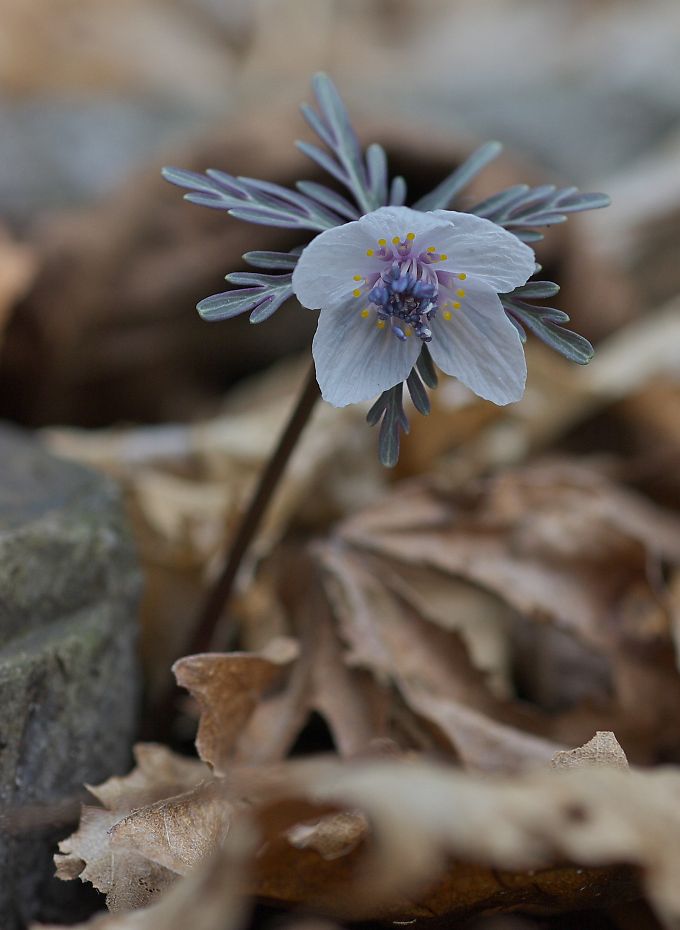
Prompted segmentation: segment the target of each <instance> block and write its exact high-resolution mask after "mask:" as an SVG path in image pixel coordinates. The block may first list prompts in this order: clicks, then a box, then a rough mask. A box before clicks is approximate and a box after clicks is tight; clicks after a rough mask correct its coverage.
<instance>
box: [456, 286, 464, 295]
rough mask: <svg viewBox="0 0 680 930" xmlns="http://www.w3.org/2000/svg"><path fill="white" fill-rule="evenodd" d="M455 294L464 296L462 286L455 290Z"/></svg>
mask: <svg viewBox="0 0 680 930" xmlns="http://www.w3.org/2000/svg"><path fill="white" fill-rule="evenodd" d="M456 294H457V295H458V296H459V297H465V291H464V290H463V288H462V287H461V288H460V289H459V290H457V291H456Z"/></svg>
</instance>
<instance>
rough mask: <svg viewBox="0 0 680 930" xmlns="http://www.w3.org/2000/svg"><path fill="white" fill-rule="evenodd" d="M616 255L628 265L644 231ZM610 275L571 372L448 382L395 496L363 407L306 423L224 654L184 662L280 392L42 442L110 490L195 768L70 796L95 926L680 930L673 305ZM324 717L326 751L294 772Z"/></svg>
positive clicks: (156, 666) (544, 366) (281, 388)
mask: <svg viewBox="0 0 680 930" xmlns="http://www.w3.org/2000/svg"><path fill="white" fill-rule="evenodd" d="M509 180H512V179H509ZM622 197H624V198H625V191H623V192H621V193H620V195H619V198H618V199H619V200H621V198H622ZM144 212H145V213H146V214H151V213H153V211H149V210H148V209H147V206H146V205H145V207H144ZM641 212H642V213H644V209H643V208H642V207H641V206H638V209H637V211H636V212H635V217H636V224H637V225H639V221H640V215H639V214H640V213H641ZM619 215H621V214H619ZM623 215H624V217H625V211H624V214H623ZM643 219H644V217H643ZM600 222H602V223H604V224H606V223H607V222H609V221H608V220H607V218H604V219H602V220H601V221H600ZM612 222H613V220H612ZM623 226H626V224H625V222H624V224H623ZM581 230H586V232H581V235H583V237H584V239H585V240H586V241H589V240H588V232H587V228H586V226H583V227H581ZM668 230H669V231H670V232H672V229H671V227H670V226H669V227H668ZM614 232H617V234H618V235H620V236H621V237H622V238H623V241H624V243H625V244H626V250H627V251H626V261H628V262H629V264H630V265H631V267H632V266H634V265H635V262H636V258H635V256H636V255H638V254H644V251H645V249H644V243H643V242H642V241H641V239H640V235H641V234H638V233H636V231H635V229H634V228H633V225H632V224H628V227H626V228H625V229H617V230H614V229H612V228H611V227H609V228H608V232H607V229H604V230H600V232H599V233H598V237H599V239H600V240H601V241H603V242H607V241H610V240H611V241H613V233H614ZM609 234H612V235H609ZM88 235H89V233H88ZM636 236H638V238H637V239H636ZM128 238H130V237H128ZM594 241H595V240H594V238H593V239H592V241H589V246H588V248H581V250H580V252H579V250H578V249H572V252H571V253H570V255H569V263H570V268H571V274H572V275H573V276H574V277H575V278H576V279H579V274H578V273H577V272H578V269H579V268H580V269H581V270H583V268H584V267H588V263H589V261H590V264H592V258H590V257H589V256H590V253H591V252H593V254H595V253H596V252H597V251H598V249H597V248H595V246H594ZM572 244H573V243H572ZM562 245H563V246H564V247H565V248H568V247H569V242H566V243H562ZM590 246H593V248H592V249H591V248H590ZM602 248H603V247H600V249H599V251H600V252H601V251H602ZM198 251H199V252H204V251H205V250H204V249H203V246H202V245H201V246H200V248H199V249H198ZM214 251H215V254H216V255H217V254H218V253H219V261H220V262H221V261H222V249H221V248H219V249H217V248H216V249H215V250H214ZM586 252H587V253H588V255H586V254H585V253H586ZM576 253H578V254H576ZM546 254H548V253H546ZM617 254H618V253H617ZM548 257H550V256H549V255H548ZM200 258H201V261H203V255H201V256H200ZM638 266H639V262H638ZM638 266H636V267H635V268H632V270H633V271H635V273H636V274H637V272H638V270H639V267H638ZM628 270H629V271H630V270H631V269H628ZM611 273H612V269H611V268H608V269H607V274H609V275H610V277H609V278H607V280H606V281H604V282H601V283H603V286H604V291H603V293H604V296H605V298H606V303H607V307H606V310H605V311H604V312H603V318H602V319H598V321H596V323H594V324H593V325H594V326H595V328H597V327H599V328H600V330H601V331H598V335H600V336H605V337H606V338H604V339H603V340H602V341H601V343H600V345H599V346H598V355H597V357H596V359H595V360H594V362H593V363H592V365H591V366H589V368H587V369H585V370H583V371H579V372H578V373H573V372H570V373H569V374H568V375H567V374H566V372H565V368H564V366H562V365H561V363H560V361H559V360H558V359H554V358H553V357H552V356H549V355H548V354H547V353H546V352H544V351H543V350H542V349H541V347H532V348H531V359H530V366H531V370H532V383H531V384H530V386H529V389H528V391H527V396H526V398H525V401H524V402H523V403H522V404H520V405H517V407H515V408H513V409H511V410H504V411H502V412H499V411H491V412H489V409H488V408H487V407H486V406H485V405H484V404H480V403H478V402H476V401H475V400H474V399H472V398H471V397H470V396H469V395H467V394H466V392H465V391H462V390H459V389H458V386H456V385H452V386H451V390H449V391H447V392H441V393H440V395H439V396H438V397H437V398H436V403H435V406H434V410H433V414H432V416H431V417H430V418H429V419H422V420H421V419H417V420H414V429H413V434H412V436H411V437H410V442H409V441H406V442H405V445H404V450H403V455H402V461H401V463H400V469H399V471H398V472H397V473H396V480H395V481H394V484H393V486H392V487H391V488H390V487H389V484H388V481H387V480H386V478H385V476H384V475H383V474H379V473H376V472H371V471H370V462H371V461H372V450H371V449H369V448H368V447H367V446H363V445H362V443H361V441H360V440H358V439H357V436H358V435H362V436H363V435H365V433H364V432H363V431H361V430H359V429H358V428H357V427H358V424H359V419H358V418H353V417H354V414H355V413H356V411H355V412H354V413H350V412H348V413H347V416H345V414H340V415H339V414H337V412H335V413H334V415H333V417H332V418H328V417H326V419H324V417H325V416H326V415H325V414H324V413H320V414H319V416H318V418H317V421H316V422H315V424H314V426H313V428H312V429H311V430H310V431H309V435H310V438H309V439H308V440H306V442H307V443H308V445H306V446H304V445H303V446H302V447H301V448H300V450H299V451H300V455H299V457H298V460H297V461H295V460H294V462H293V466H292V469H291V472H290V474H289V476H288V477H287V479H286V482H284V485H283V486H282V489H281V492H282V493H281V495H280V499H279V501H278V502H277V506H276V508H275V510H274V511H273V514H272V516H271V519H270V521H269V522H268V523H267V524H266V525H265V527H264V530H263V532H262V534H261V536H260V538H259V539H258V540H257V543H256V546H255V550H254V555H253V558H252V559H251V561H250V563H249V564H248V565H247V566H246V567H245V570H244V571H243V573H242V577H241V579H240V582H241V584H240V587H239V594H238V597H237V599H236V601H235V603H234V605H233V608H232V615H233V616H232V619H236V620H238V625H239V635H238V642H236V643H234V642H229V644H227V643H226V641H225V642H224V643H223V645H224V646H225V648H227V645H228V648H230V649H232V646H234V648H233V649H232V651H228V652H222V653H213V654H210V655H199V656H183V657H181V658H178V657H179V656H181V653H182V641H183V640H182V637H183V633H184V631H185V630H186V625H187V622H188V618H189V617H190V616H192V615H193V614H194V611H195V608H196V604H197V602H198V600H199V599H200V597H201V595H202V593H203V592H204V590H205V588H206V587H207V585H208V584H209V583H210V580H211V579H212V577H214V574H215V570H216V568H217V566H218V565H219V563H220V560H221V558H222V555H223V552H224V551H225V548H226V546H227V545H228V540H229V538H230V535H231V532H232V530H233V527H234V524H235V521H236V519H237V516H238V512H239V509H240V507H241V505H242V501H243V498H244V496H246V495H247V492H248V488H249V486H250V485H251V484H252V476H253V472H254V471H255V470H256V469H259V467H261V464H262V462H263V461H264V460H265V458H266V455H267V452H268V449H269V448H270V446H271V440H272V431H273V430H274V429H275V428H276V424H278V423H279V422H280V420H281V418H282V417H283V416H284V415H285V407H286V404H289V403H290V401H291V399H292V396H293V391H294V388H295V382H296V379H297V378H298V371H299V369H298V368H297V367H296V366H295V365H292V366H291V367H290V368H288V369H285V368H280V369H277V370H274V371H272V372H271V373H270V374H269V375H265V376H264V377H260V378H257V379H255V380H254V383H253V384H250V385H249V386H248V387H247V389H246V390H244V391H243V392H241V393H240V392H239V391H233V392H231V396H230V398H229V399H228V401H227V403H226V404H225V406H224V408H223V410H222V411H220V412H219V414H218V415H216V416H213V417H211V418H203V419H202V421H201V422H200V423H198V424H197V425H195V426H177V427H175V426H169V427H168V426H164V427H136V428H133V429H122V428H121V429H118V430H116V431H99V432H98V431H89V432H88V433H84V432H78V431H74V430H68V429H59V430H51V431H50V432H49V434H48V436H47V439H48V441H49V442H50V444H51V445H52V446H53V448H55V449H57V450H58V451H59V452H60V453H62V454H67V455H71V456H72V457H75V458H78V459H80V460H83V461H88V462H90V463H91V464H94V465H96V466H97V467H101V468H104V469H106V470H108V471H110V472H111V473H112V474H114V475H115V476H116V477H117V478H118V479H119V480H121V481H122V484H123V486H124V488H125V491H126V494H127V499H128V507H129V511H130V513H131V515H132V517H133V524H134V527H135V532H136V536H137V540H138V544H139V545H140V550H141V554H142V558H143V562H144V565H145V569H146V574H147V579H148V589H147V595H146V602H145V609H144V637H145V642H146V661H147V672H148V680H149V681H150V683H151V685H152V690H153V687H155V686H159V684H158V683H159V682H162V679H163V677H164V676H166V675H167V669H168V667H169V665H170V663H171V662H172V661H173V660H176V659H178V661H177V662H176V665H175V672H176V675H177V677H178V680H179V681H180V682H181V683H182V684H183V686H184V687H186V688H187V689H188V690H189V692H190V693H191V694H192V695H193V701H194V704H193V705H192V706H193V707H194V710H195V713H196V716H197V717H198V740H197V749H198V754H199V757H200V759H201V760H202V761H197V760H195V759H194V760H187V759H186V758H184V757H181V756H178V755H175V754H173V753H171V752H170V750H168V749H166V748H164V747H159V746H154V745H148V744H142V745H141V746H139V747H138V748H137V767H136V768H135V769H134V770H133V772H132V773H131V774H130V775H128V776H125V777H124V778H122V779H112V780H110V781H109V782H107V783H105V784H104V785H103V786H97V787H95V788H93V789H91V790H92V792H93V795H94V798H95V800H96V801H98V802H99V806H95V805H94V804H93V805H88V807H87V808H86V809H85V810H84V812H83V817H82V821H81V825H80V828H79V830H78V831H77V832H76V833H75V834H74V835H73V837H71V838H70V839H68V840H65V841H63V842H62V845H61V853H60V854H59V856H58V857H57V868H58V871H59V874H60V876H61V877H62V878H64V879H73V878H76V877H79V878H80V879H81V880H84V881H90V882H92V883H93V884H94V885H95V887H97V888H98V889H99V890H100V891H102V892H103V893H104V894H105V895H106V897H107V904H108V906H109V908H110V910H111V913H110V914H109V915H104V916H101V917H97V918H95V919H94V920H93V921H92V922H90V924H88V925H86V926H92V927H101V928H102V930H128V928H142V930H161V928H162V930H165V928H170V930H174V928H175V927H177V928H178V930H179V927H182V928H184V927H186V926H192V927H193V926H195V927H196V928H197V930H209V928H213V927H214V928H215V930H217V928H220V930H224V928H227V930H232V928H234V930H239V928H243V930H245V928H246V927H248V926H249V921H251V924H252V906H253V903H252V902H253V900H259V901H264V902H267V903H269V904H270V905H276V906H277V907H279V908H282V909H284V910H286V911H289V912H290V921H291V922H290V923H289V926H291V927H293V928H296V927H298V926H309V927H315V928H316V927H330V926H334V925H331V924H329V923H328V921H329V920H353V919H362V920H376V919H379V920H389V921H394V922H399V923H406V922H410V921H417V922H418V924H421V923H427V922H428V921H433V920H435V921H436V920H439V921H440V922H442V923H443V922H445V923H446V924H447V926H451V927H452V928H454V927H459V926H460V927H463V926H467V925H468V921H469V920H470V919H476V918H478V917H480V918H483V917H484V915H490V914H491V915H493V914H497V915H500V916H499V917H498V921H499V922H498V923H497V924H496V925H495V926H496V927H502V928H503V930H508V928H510V927H511V926H512V927H513V930H514V928H517V927H519V926H521V927H536V926H538V925H539V924H537V923H536V921H539V923H540V926H546V927H548V926H553V923H552V920H553V916H556V919H557V917H561V919H562V923H561V924H560V925H561V926H566V925H568V924H565V923H564V922H563V921H565V920H566V921H571V924H570V925H571V926H582V925H583V926H585V923H582V921H581V917H580V915H579V913H578V912H580V911H582V910H583V909H584V908H586V909H590V910H596V911H597V912H598V914H600V915H601V918H602V921H603V923H602V924H598V926H600V925H602V926H605V922H606V926H608V927H609V926H611V927H616V928H621V930H623V928H624V927H626V928H627V927H630V926H635V927H636V930H637V928H638V927H639V928H642V927H643V926H644V927H647V926H648V925H649V926H652V925H653V926H663V927H667V928H676V927H680V898H679V897H678V882H677V875H678V872H679V869H680V861H679V858H680V849H679V847H678V837H679V836H680V829H679V828H680V824H678V823H677V822H676V821H677V819H678V816H680V815H679V814H678V810H680V806H679V802H680V780H679V778H678V769H677V764H678V761H679V756H680V723H679V718H678V714H677V707H678V699H679V698H680V675H679V673H678V659H677V655H678V652H679V650H678V642H680V635H679V634H678V629H679V628H680V621H679V620H678V617H679V616H680V606H679V605H680V588H679V586H678V577H680V568H679V566H678V562H679V561H680V524H679V522H678V517H677V491H678V483H677V475H678V469H677V464H678V461H679V457H678V450H679V449H680V443H679V440H678V427H677V424H678V416H677V409H678V407H677V402H678V395H677V381H678V372H679V371H680V368H679V366H678V357H677V338H676V337H677V333H678V320H679V316H678V304H677V297H676V296H675V291H674V290H673V285H672V282H671V283H670V284H669V286H668V287H666V289H665V290H664V291H663V292H661V291H659V293H658V295H657V296H658V297H659V300H657V302H656V304H655V305H654V306H649V307H648V306H647V305H646V304H645V309H646V310H647V311H648V312H646V313H645V314H644V316H643V315H642V314H641V313H640V312H639V310H638V309H636V308H638V307H639V306H642V305H643V303H644V301H641V300H640V299H636V300H632V299H630V294H629V293H628V291H627V290H626V286H627V284H630V282H629V281H627V279H624V280H623V281H622V280H618V281H616V280H615V279H614V278H613V277H611ZM158 277H161V276H158ZM581 277H583V275H581ZM645 280H646V279H645ZM173 286H174V285H173ZM617 288H618V291H617ZM616 293H618V294H623V296H624V298H625V300H624V303H625V305H626V307H625V313H624V317H625V319H624V317H622V318H621V319H618V317H616V312H618V311H617V309H616V308H617V307H618V305H619V303H620V301H618V300H615V299H614V298H613V297H612V294H616ZM596 297H597V295H596V294H595V291H593V294H591V295H590V297H589V303H588V305H587V306H586V304H585V303H584V305H583V306H584V310H583V313H584V318H585V316H587V314H588V312H589V311H592V310H594V309H596V307H597V306H598V299H599V298H597V299H596ZM584 301H585V297H584ZM90 303H92V301H90ZM158 303H159V302H158V300H154V305H156V304H158ZM88 312H90V311H89V309H88ZM616 319H618V322H619V323H621V322H622V321H623V322H625V323H626V325H622V326H621V328H620V330H619V332H618V333H617V334H616V335H615V336H612V335H611V330H612V329H613V328H614V326H613V324H612V321H613V320H616ZM607 321H609V322H607ZM617 325H618V324H617ZM178 383H179V382H178ZM248 397H250V402H248ZM359 414H360V412H359ZM610 434H612V435H613V440H612V441H611V442H609V441H608V437H609V435H610ZM593 437H595V439H594V440H593ZM584 450H585V451H587V453H588V454H587V455H583V452H584ZM593 452H595V453H599V454H593ZM356 471H360V472H361V474H362V481H361V482H357V481H355V480H352V478H351V475H352V474H353V473H355V472H356ZM404 479H407V480H404ZM654 501H655V502H656V503H654ZM310 537H313V538H312V539H311V541H310V539H309V538H310ZM161 633H162V636H161V635H159V634H161ZM161 646H162V648H161ZM236 647H238V648H236ZM319 720H321V721H323V727H324V728H325V729H324V735H323V736H322V739H321V740H320V741H318V740H317V741H316V742H315V741H314V739H312V740H311V743H312V748H313V749H319V748H323V749H326V750H328V752H327V754H326V755H325V756H321V757H315V758H310V759H298V758H291V755H292V756H296V755H298V754H299V752H300V751H301V750H304V749H305V747H307V746H308V741H309V740H310V737H309V734H310V730H312V729H314V728H315V727H316V728H317V729H318V726H319ZM319 742H320V745H319ZM643 898H644V899H646V901H647V902H648V903H649V904H650V905H651V907H652V909H653V912H654V914H655V915H656V917H655V918H652V917H650V916H649V914H648V913H647V912H646V911H645V910H644V908H645V907H646V905H644V904H641V903H640V901H641V899H643ZM641 909H642V910H641ZM301 913H302V914H305V915H312V916H310V917H300V914H301ZM515 914H519V915H521V916H517V917H515V916H514V915H515ZM643 914H644V916H641V915H643ZM314 915H317V916H314ZM277 919H280V918H278V917H277ZM652 921H654V923H653V924H652ZM482 925H483V926H486V923H484V924H480V926H482ZM489 926H491V925H490V924H489ZM554 926H557V924H554Z"/></svg>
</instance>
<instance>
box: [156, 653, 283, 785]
mask: <svg viewBox="0 0 680 930" xmlns="http://www.w3.org/2000/svg"><path fill="white" fill-rule="evenodd" d="M298 654H299V649H298V645H297V643H296V642H295V641H294V640H292V639H290V638H286V637H279V638H277V639H273V640H272V641H271V642H270V643H269V644H268V645H267V646H266V647H265V648H264V649H263V650H262V651H261V652H260V653H257V654H256V653H245V652H243V653H239V652H231V653H205V654H201V655H194V656H186V657H185V658H183V659H179V660H178V661H177V662H175V664H174V665H173V671H174V673H175V676H176V678H177V683H178V684H179V685H181V686H182V687H184V688H187V690H188V691H189V692H190V693H191V694H192V695H193V696H194V697H195V698H196V700H197V701H198V703H199V706H200V708H201V711H202V713H201V722H200V724H199V728H198V735H197V737H196V748H197V749H198V753H199V755H200V757H201V758H202V759H203V760H204V762H207V763H208V764H209V765H210V766H211V767H212V768H213V770H214V771H215V773H216V774H218V775H220V774H224V772H225V771H226V768H227V766H228V764H229V762H230V760H233V758H234V756H235V754H237V742H238V740H239V737H240V735H241V733H242V731H243V728H244V727H245V725H246V723H247V721H248V719H249V718H250V716H251V714H252V713H253V711H254V710H255V708H256V706H257V703H258V701H259V700H260V699H261V698H262V696H263V695H264V694H265V693H266V692H267V691H268V690H269V689H271V688H272V686H273V685H274V683H275V682H276V681H277V679H279V678H280V677H281V674H282V670H283V669H284V668H285V667H286V666H287V665H289V664H290V663H291V662H292V661H293V660H294V659H295V658H296V657H297V656H298Z"/></svg>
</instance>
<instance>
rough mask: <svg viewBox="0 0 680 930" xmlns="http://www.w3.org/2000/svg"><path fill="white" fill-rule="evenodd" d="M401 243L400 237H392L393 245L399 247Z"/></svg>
mask: <svg viewBox="0 0 680 930" xmlns="http://www.w3.org/2000/svg"><path fill="white" fill-rule="evenodd" d="M400 242H401V239H400V238H399V236H392V245H399V243H400Z"/></svg>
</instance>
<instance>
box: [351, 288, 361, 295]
mask: <svg viewBox="0 0 680 930" xmlns="http://www.w3.org/2000/svg"><path fill="white" fill-rule="evenodd" d="M352 297H361V291H360V290H359V288H357V289H356V290H355V291H352Z"/></svg>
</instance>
